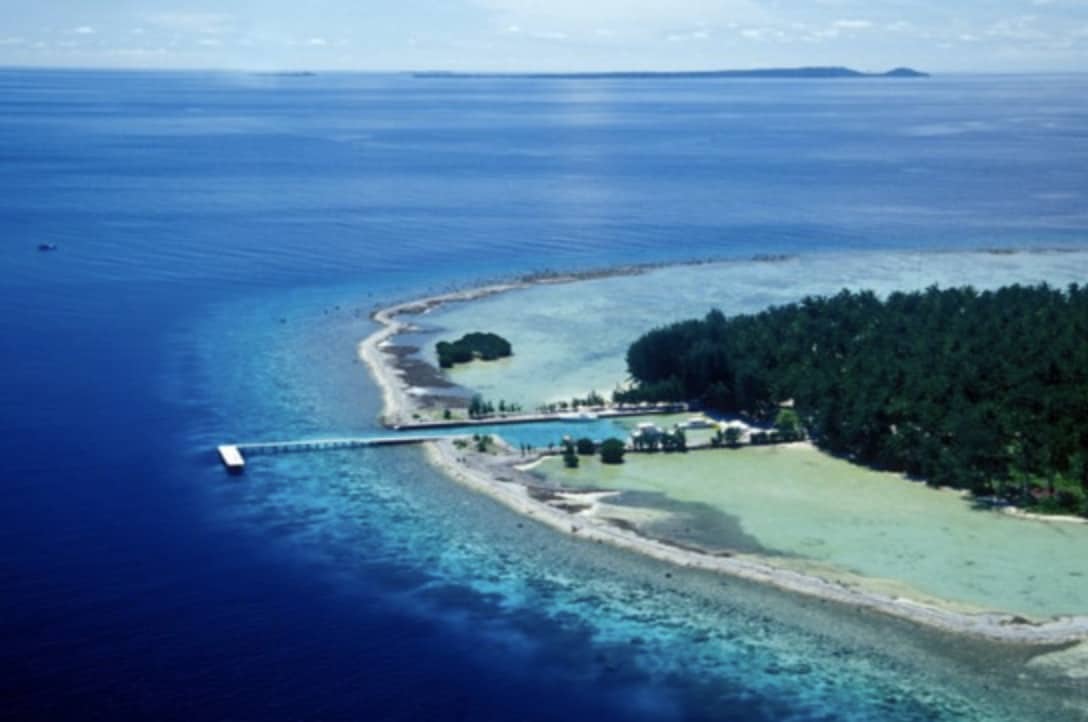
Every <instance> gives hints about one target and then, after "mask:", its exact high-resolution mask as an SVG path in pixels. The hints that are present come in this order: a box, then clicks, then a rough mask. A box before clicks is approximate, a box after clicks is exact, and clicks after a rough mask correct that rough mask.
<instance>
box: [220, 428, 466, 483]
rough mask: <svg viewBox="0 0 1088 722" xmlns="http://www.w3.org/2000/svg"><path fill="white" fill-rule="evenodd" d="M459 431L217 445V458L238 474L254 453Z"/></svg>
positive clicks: (395, 442)
mask: <svg viewBox="0 0 1088 722" xmlns="http://www.w3.org/2000/svg"><path fill="white" fill-rule="evenodd" d="M456 436H459V434H445V435H439V434H429V435H426V436H423V435H416V436H413V435H410V434H398V435H396V436H357V437H351V436H349V437H340V438H331V439H300V440H297V441H268V442H259V443H243V444H223V445H221V446H218V447H217V448H216V451H217V452H218V453H219V460H220V461H222V462H223V466H225V467H227V471H230V472H232V473H240V472H242V471H243V470H244V469H245V466H246V460H245V457H246V455H250V456H252V455H254V454H292V453H298V452H302V451H328V450H331V449H358V448H362V447H368V446H399V445H403V444H420V443H423V442H424V441H434V440H435V439H448V438H454V437H456Z"/></svg>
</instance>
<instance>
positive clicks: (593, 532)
mask: <svg viewBox="0 0 1088 722" xmlns="http://www.w3.org/2000/svg"><path fill="white" fill-rule="evenodd" d="M646 270H648V269H642V268H624V269H617V270H616V271H613V272H598V273H594V274H593V275H591V276H588V277H602V276H604V275H609V274H611V275H617V274H633V273H642V272H645V271H646ZM585 278H587V276H582V275H574V274H572V275H563V276H559V275H556V276H547V277H542V278H526V279H519V280H515V281H510V282H505V283H497V284H492V285H488V286H482V287H479V288H476V289H469V290H463V291H456V292H450V293H446V294H440V295H435V296H431V297H427V298H423V299H419V300H415V301H408V302H404V303H399V304H396V305H393V306H389V307H387V308H383V309H381V310H378V311H376V312H375V313H374V314H373V315H372V318H373V319H374V320H375V321H376V322H377V323H378V324H380V326H381V328H379V329H378V330H376V331H375V332H374V333H373V334H371V335H370V336H369V337H367V338H366V339H365V340H364V341H362V342H361V343H360V344H359V347H358V350H359V356H360V358H361V359H362V360H363V361H364V362H365V363H366V365H367V367H368V368H369V369H370V373H371V374H372V376H373V377H374V379H375V381H376V382H377V383H378V385H379V387H380V388H381V390H382V396H383V401H384V408H383V412H382V421H383V422H384V423H386V424H388V425H395V424H398V423H404V422H408V421H410V420H411V419H412V417H413V414H417V413H419V411H420V409H421V402H420V397H419V395H418V393H413V389H412V388H411V387H410V386H409V385H407V384H406V383H405V380H404V377H403V370H402V369H399V368H398V367H397V363H396V362H397V355H396V354H394V353H389V352H387V351H386V350H385V349H387V348H388V347H389V346H391V345H392V343H393V339H394V337H395V336H396V335H397V334H400V333H402V332H405V331H410V330H412V328H413V326H412V323H411V321H410V320H409V319H407V318H404V317H411V316H415V315H419V314H423V313H426V312H428V311H430V310H432V309H434V308H437V307H438V306H441V305H443V304H447V303H461V302H467V301H472V300H475V299H479V298H484V297H487V296H491V295H494V294H499V293H505V292H508V291H512V290H515V289H519V288H526V287H529V286H531V285H533V284H538V283H570V282H574V281H578V280H584V279H585ZM461 446H463V447H464V448H459V446H458V445H456V444H455V442H453V441H451V440H442V441H436V442H429V443H427V444H425V449H426V456H427V459H428V460H429V461H430V463H432V464H433V465H434V466H435V467H436V468H438V469H439V470H441V471H442V472H444V473H445V474H446V475H447V476H449V477H450V478H451V479H453V480H455V481H457V482H458V483H461V484H463V485H465V486H466V487H469V488H471V489H473V490H475V491H477V492H479V493H483V494H486V495H487V496H489V497H491V498H492V499H495V500H496V501H498V502H500V503H502V504H504V505H505V506H507V507H509V508H510V509H512V510H514V511H516V512H518V513H519V514H522V515H524V516H526V517H527V518H530V519H533V520H535V521H538V522H540V523H543V524H546V525H548V526H549V527H551V528H553V529H554V530H556V531H558V532H561V533H564V534H570V535H576V536H577V537H579V538H581V539H585V540H588V541H591V542H595V543H605V544H611V545H613V546H615V547H618V548H621V549H625V550H629V551H633V552H637V553H640V554H644V555H646V556H649V557H652V558H654V559H658V560H661V561H665V562H669V563H672V564H676V565H678V566H682V567H688V568H694V569H701V570H705V571H709V572H715V573H720V574H727V575H730V576H733V577H739V578H743V579H746V580H750V581H754V582H758V583H762V584H768V585H771V586H773V587H775V588H778V589H781V590H785V591H788V592H791V593H796V594H802V595H806V596H810V597H816V598H820V599H824V600H829V601H834V602H837V603H841V604H845V605H849V606H853V607H857V608H863V609H867V610H871V611H875V612H879V613H883V614H888V615H891V616H895V617H899V618H902V619H907V620H910V621H912V622H916V623H918V624H924V625H927V626H929V627H934V628H938V629H941V630H945V631H948V632H953V633H958V634H966V635H972V636H976V637H980V638H985V639H989V640H993V641H1000V642H1008V643H1017V644H1031V645H1055V644H1066V643H1073V642H1082V643H1086V644H1088V642H1086V640H1088V616H1081V615H1078V616H1062V617H1055V618H1051V619H1046V620H1028V619H1025V618H1023V617H1020V616H1017V615H1012V614H1007V613H999V612H988V611H983V610H965V609H964V608H963V606H962V605H957V604H954V603H952V602H949V603H947V604H943V603H940V601H939V600H932V599H926V600H924V601H922V600H918V599H913V598H908V597H904V596H898V595H895V594H885V593H881V592H879V591H874V590H873V589H870V588H864V587H863V586H862V585H860V584H851V583H848V582H844V581H842V580H841V579H835V580H832V579H827V578H823V577H821V576H818V575H815V574H810V573H804V572H800V571H797V570H795V569H789V568H785V567H784V566H776V565H775V564H774V563H773V561H772V560H769V559H768V558H766V557H762V556H759V557H757V556H754V555H745V554H739V553H735V554H734V553H710V552H707V551H704V550H700V549H693V548H686V547H683V546H681V545H677V544H672V543H668V542H665V541H660V540H656V539H650V538H648V537H645V536H642V535H640V534H638V533H637V532H635V531H634V530H633V529H632V528H630V525H624V524H621V523H618V522H617V521H616V520H614V519H612V520H610V519H608V518H606V517H603V516H601V515H599V514H597V513H596V512H597V508H598V506H599V502H600V501H601V500H602V498H604V497H607V493H605V494H602V493H600V492H597V493H593V492H587V493H578V492H568V491H563V490H541V489H540V488H538V487H534V485H533V478H532V477H531V476H529V475H528V474H527V473H526V471H525V469H526V468H527V464H528V465H531V464H532V461H533V460H532V459H528V460H527V459H526V458H524V457H522V456H519V455H518V454H517V453H516V452H514V451H513V450H512V449H509V448H505V447H504V446H503V445H501V444H500V445H498V448H497V449H495V450H494V451H492V452H489V453H477V452H476V451H474V450H472V449H471V445H461Z"/></svg>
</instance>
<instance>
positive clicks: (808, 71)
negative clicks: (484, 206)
mask: <svg viewBox="0 0 1088 722" xmlns="http://www.w3.org/2000/svg"><path fill="white" fill-rule="evenodd" d="M412 75H413V77H416V78H511V79H516V78H523V79H554V80H576V79H584V80H607V79H617V80H637V79H643V78H667V79H672V78H677V79H681V78H695V79H702V78H794V79H802V80H828V79H838V78H928V77H929V74H928V73H923V72H921V71H920V70H915V69H913V68H894V69H892V70H889V71H887V72H885V73H866V72H862V71H860V70H854V69H853V68H845V67H839V66H817V67H803V68H753V69H749V70H681V71H673V70H665V71H650V70H645V71H644V70H635V71H614V72H586V73H578V72H571V73H458V72H452V71H443V70H430V71H424V72H416V73H413V74H412Z"/></svg>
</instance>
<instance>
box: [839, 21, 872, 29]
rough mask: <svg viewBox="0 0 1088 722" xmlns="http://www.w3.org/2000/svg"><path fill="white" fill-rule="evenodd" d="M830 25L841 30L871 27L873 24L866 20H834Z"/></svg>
mask: <svg viewBox="0 0 1088 722" xmlns="http://www.w3.org/2000/svg"><path fill="white" fill-rule="evenodd" d="M832 26H834V27H836V28H839V29H841V30H865V29H866V28H871V27H872V26H873V24H872V23H871V22H869V21H868V20H836V21H835V22H833V23H832Z"/></svg>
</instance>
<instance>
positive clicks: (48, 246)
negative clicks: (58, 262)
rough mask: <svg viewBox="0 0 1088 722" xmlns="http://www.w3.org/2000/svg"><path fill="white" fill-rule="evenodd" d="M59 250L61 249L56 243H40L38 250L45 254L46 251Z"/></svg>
mask: <svg viewBox="0 0 1088 722" xmlns="http://www.w3.org/2000/svg"><path fill="white" fill-rule="evenodd" d="M57 248H59V246H57V244H56V243H39V244H38V250H39V251H42V252H43V253H44V252H46V251H55V250H57Z"/></svg>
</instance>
